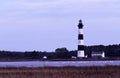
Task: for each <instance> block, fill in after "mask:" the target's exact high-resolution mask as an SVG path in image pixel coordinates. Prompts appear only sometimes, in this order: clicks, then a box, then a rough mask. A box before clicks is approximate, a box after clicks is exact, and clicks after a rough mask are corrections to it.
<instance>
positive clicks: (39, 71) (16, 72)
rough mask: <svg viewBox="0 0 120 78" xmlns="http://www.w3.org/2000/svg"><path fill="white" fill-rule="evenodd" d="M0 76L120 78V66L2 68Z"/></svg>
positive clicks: (25, 77)
mask: <svg viewBox="0 0 120 78" xmlns="http://www.w3.org/2000/svg"><path fill="white" fill-rule="evenodd" d="M0 78H120V66H105V67H43V68H42V67H41V68H25V67H21V68H14V67H13V68H0Z"/></svg>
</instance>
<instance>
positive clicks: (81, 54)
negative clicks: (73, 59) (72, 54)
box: [77, 50, 85, 58]
mask: <svg viewBox="0 0 120 78" xmlns="http://www.w3.org/2000/svg"><path fill="white" fill-rule="evenodd" d="M77 57H78V58H84V57H85V52H84V50H83V51H78V52H77Z"/></svg>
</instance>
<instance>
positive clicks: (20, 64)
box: [0, 60, 120, 67]
mask: <svg viewBox="0 0 120 78" xmlns="http://www.w3.org/2000/svg"><path fill="white" fill-rule="evenodd" d="M109 65H112V66H120V60H116V61H115V60H109V61H22V62H0V67H48V66H49V67H54V66H55V67H63V66H109Z"/></svg>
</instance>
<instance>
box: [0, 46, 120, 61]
mask: <svg viewBox="0 0 120 78" xmlns="http://www.w3.org/2000/svg"><path fill="white" fill-rule="evenodd" d="M92 51H104V52H105V57H120V44H119V45H108V46H104V45H96V46H85V54H86V55H87V56H88V58H90V57H91V52H92ZM44 56H46V57H47V59H70V58H71V57H72V56H77V50H73V51H69V50H67V49H66V48H57V49H56V50H55V51H54V52H41V51H30V52H12V51H0V60H1V59H3V60H4V59H7V60H9V59H38V60H40V59H43V57H44Z"/></svg>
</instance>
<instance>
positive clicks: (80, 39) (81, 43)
mask: <svg viewBox="0 0 120 78" xmlns="http://www.w3.org/2000/svg"><path fill="white" fill-rule="evenodd" d="M78 31H79V32H78V52H77V57H78V58H81V57H85V53H84V38H83V24H82V20H80V21H79V24H78Z"/></svg>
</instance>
